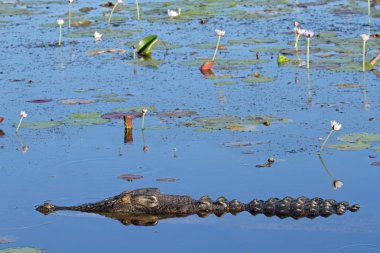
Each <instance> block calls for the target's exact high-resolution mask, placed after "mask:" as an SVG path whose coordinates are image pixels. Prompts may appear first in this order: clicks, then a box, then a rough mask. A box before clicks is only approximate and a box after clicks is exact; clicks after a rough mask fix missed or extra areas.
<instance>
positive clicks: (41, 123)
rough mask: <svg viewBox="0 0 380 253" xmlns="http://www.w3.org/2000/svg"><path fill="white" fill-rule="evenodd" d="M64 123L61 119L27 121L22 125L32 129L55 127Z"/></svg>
mask: <svg viewBox="0 0 380 253" xmlns="http://www.w3.org/2000/svg"><path fill="white" fill-rule="evenodd" d="M60 125H62V122H61V121H38V122H25V123H23V124H22V127H25V128H30V129H44V128H53V127H57V126H60Z"/></svg>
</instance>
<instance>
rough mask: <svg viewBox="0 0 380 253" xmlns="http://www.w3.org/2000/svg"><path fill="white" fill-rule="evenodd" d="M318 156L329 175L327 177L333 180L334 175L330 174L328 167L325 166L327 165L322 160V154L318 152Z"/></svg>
mask: <svg viewBox="0 0 380 253" xmlns="http://www.w3.org/2000/svg"><path fill="white" fill-rule="evenodd" d="M318 158H319V160H320V161H321V163H322V166H323V168H324V169H325V171H326V172H327V175H329V177H330V178H331V180H334V177H333V176H332V175H331V173H330V171H329V169H328V168H327V166H326V164H325V162H324V161H323V159H322V156H321V155H320V154H318Z"/></svg>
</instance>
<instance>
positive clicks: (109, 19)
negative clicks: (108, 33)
mask: <svg viewBox="0 0 380 253" xmlns="http://www.w3.org/2000/svg"><path fill="white" fill-rule="evenodd" d="M122 3H123V0H117V2H116V3H115V4H114V6H113V8H112V11H111V14H110V17H109V18H108V24H110V23H111V18H112V14H113V12H114V11H115V9H116V7H117V5H118V4H122Z"/></svg>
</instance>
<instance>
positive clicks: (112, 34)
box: [65, 29, 137, 38]
mask: <svg viewBox="0 0 380 253" xmlns="http://www.w3.org/2000/svg"><path fill="white" fill-rule="evenodd" d="M95 32H99V33H101V34H102V35H103V38H126V37H130V36H131V35H132V34H133V33H135V32H137V31H136V30H122V29H118V30H115V29H114V30H112V29H82V30H76V31H72V32H70V33H67V34H65V37H68V38H86V37H87V38H92V37H93V36H94V33H95Z"/></svg>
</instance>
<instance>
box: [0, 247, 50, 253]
mask: <svg viewBox="0 0 380 253" xmlns="http://www.w3.org/2000/svg"><path fill="white" fill-rule="evenodd" d="M40 252H44V250H42V249H37V248H31V247H24V248H5V249H0V253H40Z"/></svg>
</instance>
